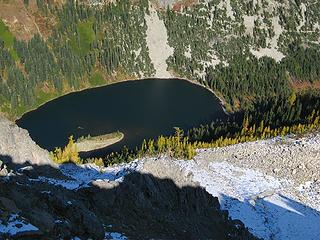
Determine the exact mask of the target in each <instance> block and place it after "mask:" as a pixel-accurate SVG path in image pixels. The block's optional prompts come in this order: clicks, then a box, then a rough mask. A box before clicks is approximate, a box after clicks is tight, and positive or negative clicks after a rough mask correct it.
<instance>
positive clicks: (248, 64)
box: [0, 0, 320, 118]
mask: <svg viewBox="0 0 320 240" xmlns="http://www.w3.org/2000/svg"><path fill="white" fill-rule="evenodd" d="M274 2H277V4H275V6H277V7H276V8H275V7H272V6H273V5H272V4H270V1H265V0H263V1H258V3H256V4H254V2H253V1H250V0H248V1H239V0H232V1H230V4H231V6H230V7H231V8H232V13H230V12H228V11H227V7H226V6H225V3H224V2H222V3H221V2H220V1H218V0H212V1H209V2H208V1H199V3H198V4H196V5H193V6H189V7H183V5H182V7H181V8H180V9H179V10H177V9H176V8H175V6H171V7H168V8H159V9H157V10H158V15H159V17H160V18H161V19H162V20H163V21H164V23H165V25H166V28H167V32H168V44H169V45H170V46H171V47H173V49H174V53H173V55H172V56H170V57H169V58H168V60H167V64H168V68H169V70H171V71H172V72H174V73H175V75H176V76H180V77H185V78H189V79H192V80H197V81H199V82H200V83H202V84H203V85H205V86H207V87H209V88H211V89H212V90H214V91H215V92H216V93H217V94H218V95H219V96H220V97H221V98H222V99H223V100H224V101H225V104H226V106H227V108H228V110H230V111H232V110H248V111H252V110H253V109H254V108H255V106H256V105H257V103H261V102H264V101H265V102H269V99H275V100H277V99H282V101H288V102H292V98H295V95H299V94H303V92H299V93H296V92H295V91H296V89H295V88H294V86H295V84H300V85H301V86H308V87H307V88H303V90H305V91H307V90H308V91H309V90H310V89H312V88H313V89H317V86H319V80H320V78H319V75H320V47H319V39H320V27H319V26H320V13H319V11H318V9H320V3H319V2H318V1H294V0H290V1H289V3H288V4H286V3H283V2H282V1H275V0H274ZM37 5H38V9H39V12H40V14H41V15H42V16H44V18H54V19H55V20H56V24H55V25H54V27H53V29H52V33H51V34H50V35H49V37H48V38H44V37H42V36H41V35H40V34H36V35H34V36H33V38H32V39H31V40H30V41H22V40H17V39H15V38H14V36H13V35H12V34H11V32H10V28H8V27H7V26H6V25H5V24H4V22H2V21H0V111H1V112H5V113H7V114H8V115H9V116H10V117H11V118H16V117H18V116H20V115H22V114H23V113H24V112H26V111H28V110H30V109H32V108H35V107H37V106H39V105H40V104H42V103H43V102H45V101H48V100H50V99H52V98H54V97H57V96H60V95H62V94H64V93H67V92H70V91H74V90H78V89H84V88H89V87H92V86H97V85H103V84H107V83H108V82H111V81H116V80H121V79H125V78H141V77H152V76H154V74H155V68H154V66H153V64H152V62H151V59H150V56H149V49H148V47H147V46H148V45H147V42H146V35H147V33H146V32H147V25H146V21H145V15H146V14H149V8H150V6H151V5H150V3H149V2H148V0H138V1H133V0H118V1H115V2H113V3H110V4H106V5H100V6H90V5H88V4H79V3H74V1H66V3H65V4H64V5H62V6H61V5H59V6H57V5H55V4H54V3H51V1H45V0H37ZM271 5H272V6H271ZM302 6H306V10H305V11H304V10H303V9H304V8H303V7H302ZM26 7H28V5H26ZM250 21H252V22H251V23H252V29H251V28H250V29H248V22H250ZM317 26H318V27H317ZM275 44H276V45H277V46H276V48H275V46H274V45H275ZM261 49H264V50H265V49H273V50H274V51H276V53H275V54H278V55H279V54H280V56H282V55H283V56H282V57H280V58H278V59H277V58H276V59H274V58H273V56H264V57H260V56H258V55H257V54H256V51H261ZM267 55H268V54H267ZM258 57H259V58H258ZM314 91H319V90H314Z"/></svg>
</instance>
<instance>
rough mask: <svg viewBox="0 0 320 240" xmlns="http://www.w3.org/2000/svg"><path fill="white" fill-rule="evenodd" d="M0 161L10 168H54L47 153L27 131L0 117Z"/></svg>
mask: <svg viewBox="0 0 320 240" xmlns="http://www.w3.org/2000/svg"><path fill="white" fill-rule="evenodd" d="M0 160H2V161H3V162H4V163H6V164H8V165H10V167H11V166H20V165H27V164H28V163H29V164H32V165H38V166H40V165H49V166H53V167H55V164H54V163H53V162H52V161H51V159H50V157H49V153H48V151H46V150H44V149H42V148H40V147H39V146H38V145H37V144H36V143H35V142H34V141H33V140H32V139H31V137H30V136H29V133H28V131H26V130H24V129H22V128H19V127H18V126H17V125H16V124H15V123H13V122H11V121H9V120H7V119H6V118H4V117H2V116H0Z"/></svg>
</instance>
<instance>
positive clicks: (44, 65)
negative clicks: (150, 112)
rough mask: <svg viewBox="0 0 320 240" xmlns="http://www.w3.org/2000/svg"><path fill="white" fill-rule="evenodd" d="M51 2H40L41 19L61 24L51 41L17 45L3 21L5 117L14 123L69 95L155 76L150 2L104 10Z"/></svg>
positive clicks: (0, 55) (1, 102)
mask: <svg viewBox="0 0 320 240" xmlns="http://www.w3.org/2000/svg"><path fill="white" fill-rule="evenodd" d="M50 2H51V1H44V0H37V5H38V8H39V11H40V13H41V14H42V15H43V16H45V17H46V18H47V19H49V18H54V19H55V20H56V21H57V22H58V24H56V26H55V27H54V28H53V29H52V34H51V35H50V36H49V38H48V39H44V38H43V37H42V36H40V35H39V34H36V35H34V36H33V38H32V39H31V40H29V41H23V40H17V39H16V38H15V37H14V36H13V35H12V34H11V32H10V29H9V28H8V27H7V26H6V25H5V24H4V23H3V22H2V21H1V20H0V80H1V81H0V109H1V111H2V112H6V113H8V114H9V116H10V117H13V118H14V117H17V116H20V115H21V114H23V113H24V112H25V111H27V110H28V109H31V108H34V107H36V106H38V105H40V104H41V103H43V102H45V101H47V100H48V99H51V98H53V97H56V96H58V95H61V94H63V93H65V92H69V91H73V90H78V89H83V88H88V87H91V86H97V85H102V84H106V83H107V82H111V81H116V80H119V79H126V78H139V77H143V76H151V75H152V74H153V73H154V71H155V70H154V67H153V65H152V63H151V61H150V58H149V54H148V49H147V47H146V46H147V45H146V40H145V34H146V24H145V21H144V15H145V14H146V13H147V12H148V2H147V0H141V1H138V2H136V3H135V4H132V2H131V1H130V0H124V1H118V2H117V4H110V5H106V6H105V7H103V8H99V7H90V6H88V5H84V4H78V3H77V2H76V3H75V2H74V1H67V2H66V4H65V5H63V6H56V5H55V4H54V3H50ZM25 4H26V7H27V8H28V1H25ZM48 27H49V26H48Z"/></svg>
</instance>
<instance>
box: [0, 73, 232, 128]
mask: <svg viewBox="0 0 320 240" xmlns="http://www.w3.org/2000/svg"><path fill="white" fill-rule="evenodd" d="M174 79H175V80H182V81H187V82H189V83H191V84H195V85H198V86H200V87H203V88H205V89H206V90H208V91H209V92H211V93H212V94H213V95H214V96H215V97H216V98H217V99H218V100H219V103H220V106H221V108H222V110H223V111H224V113H225V114H226V115H230V112H228V111H227V110H226V103H225V101H224V100H223V99H221V98H220V97H219V96H218V95H217V94H216V93H215V92H214V91H213V90H212V89H211V88H209V87H208V86H205V85H203V84H201V83H199V82H198V81H197V80H191V79H188V78H182V77H181V78H180V77H170V78H152V77H145V78H128V79H124V80H120V81H115V82H110V83H106V84H103V85H100V86H94V87H89V88H82V89H79V90H74V91H70V92H66V93H64V94H62V95H59V96H57V97H55V98H52V99H50V100H48V101H45V102H44V103H42V104H40V105H39V106H37V107H34V108H32V109H30V110H29V111H27V112H25V113H23V114H22V115H21V116H18V117H17V118H16V119H12V120H13V121H14V122H15V123H17V122H18V121H19V120H21V118H22V117H23V116H24V115H25V114H28V113H30V112H33V111H36V110H37V109H38V108H40V107H42V106H43V105H45V104H47V103H48V102H51V101H54V100H56V99H58V98H60V97H64V96H67V95H70V94H74V93H79V92H83V91H87V90H91V89H97V88H102V87H106V86H111V85H115V84H120V83H124V82H129V81H141V80H167V81H170V80H174ZM3 114H4V115H6V114H5V113H3Z"/></svg>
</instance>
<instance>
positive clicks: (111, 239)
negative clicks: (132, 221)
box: [104, 232, 128, 240]
mask: <svg viewBox="0 0 320 240" xmlns="http://www.w3.org/2000/svg"><path fill="white" fill-rule="evenodd" d="M104 238H105V240H127V239H128V238H127V237H126V236H124V235H123V234H121V233H118V232H106V233H105V236H104Z"/></svg>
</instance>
